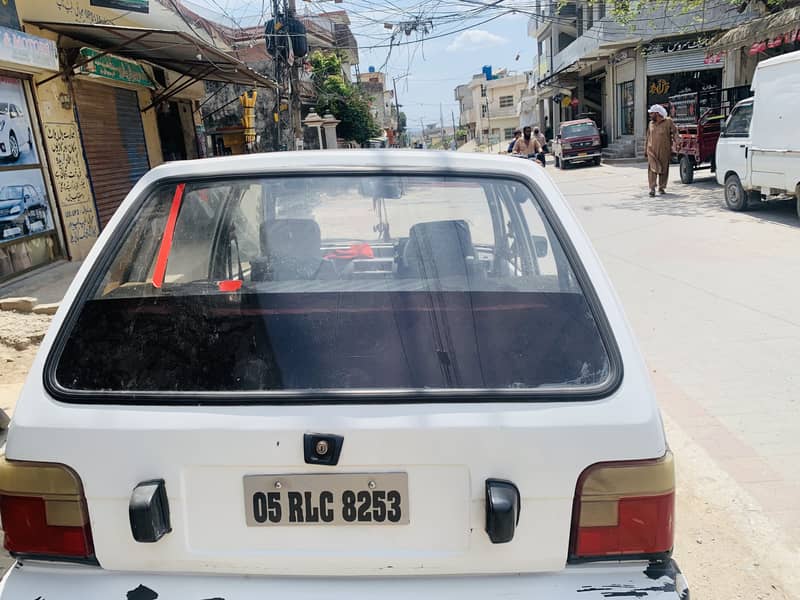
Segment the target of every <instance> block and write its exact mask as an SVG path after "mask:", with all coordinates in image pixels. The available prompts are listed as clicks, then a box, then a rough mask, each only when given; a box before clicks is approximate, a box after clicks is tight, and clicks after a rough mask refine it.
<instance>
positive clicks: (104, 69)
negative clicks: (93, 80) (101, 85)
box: [78, 48, 153, 87]
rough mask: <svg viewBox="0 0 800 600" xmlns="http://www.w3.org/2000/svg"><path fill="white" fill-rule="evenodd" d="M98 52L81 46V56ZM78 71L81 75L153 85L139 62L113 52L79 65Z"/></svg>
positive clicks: (90, 56) (84, 56)
mask: <svg viewBox="0 0 800 600" xmlns="http://www.w3.org/2000/svg"><path fill="white" fill-rule="evenodd" d="M98 54H100V53H99V52H98V51H97V50H92V49H91V48H81V56H82V57H83V58H92V57H95V56H97V55H98ZM78 72H79V73H80V74H81V75H92V76H94V77H102V78H103V79H110V80H112V81H119V82H120V83H130V84H133V85H142V86H145V87H153V82H152V81H151V80H150V78H149V77H148V76H147V73H145V72H144V69H143V68H142V67H141V65H139V63H137V62H135V61H132V60H128V59H127V58H122V57H120V56H114V55H113V54H106V55H104V56H100V57H99V58H95V59H94V60H93V61H92V62H90V63H86V64H85V65H81V67H80V69H79V71H78Z"/></svg>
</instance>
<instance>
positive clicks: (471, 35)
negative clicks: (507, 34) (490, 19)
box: [447, 29, 506, 52]
mask: <svg viewBox="0 0 800 600" xmlns="http://www.w3.org/2000/svg"><path fill="white" fill-rule="evenodd" d="M505 43H506V39H505V38H503V37H500V36H499V35H495V34H494V33H490V32H488V31H486V30H484V29H469V30H467V31H462V32H461V33H459V34H458V35H457V36H456V37H455V39H454V40H453V41H452V42H450V44H449V45H448V46H447V51H448V52H461V51H462V50H474V49H476V48H491V47H493V46H502V45H503V44H505Z"/></svg>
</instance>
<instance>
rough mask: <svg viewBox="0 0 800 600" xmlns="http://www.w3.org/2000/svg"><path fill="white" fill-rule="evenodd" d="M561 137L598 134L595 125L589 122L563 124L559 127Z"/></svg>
mask: <svg viewBox="0 0 800 600" xmlns="http://www.w3.org/2000/svg"><path fill="white" fill-rule="evenodd" d="M561 135H562V137H571V138H574V137H585V136H590V135H600V134H599V133H597V127H595V126H594V125H592V124H591V123H578V124H577V125H565V126H564V127H562V129H561Z"/></svg>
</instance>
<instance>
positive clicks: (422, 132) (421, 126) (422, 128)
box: [419, 117, 427, 146]
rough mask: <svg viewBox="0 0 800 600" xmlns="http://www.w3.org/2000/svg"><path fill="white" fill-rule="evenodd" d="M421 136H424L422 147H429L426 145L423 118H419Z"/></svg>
mask: <svg viewBox="0 0 800 600" xmlns="http://www.w3.org/2000/svg"><path fill="white" fill-rule="evenodd" d="M419 126H420V135H421V136H422V145H423V146H427V144H426V143H425V123H423V122H422V117H420V118H419Z"/></svg>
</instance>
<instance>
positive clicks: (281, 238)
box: [264, 219, 322, 258]
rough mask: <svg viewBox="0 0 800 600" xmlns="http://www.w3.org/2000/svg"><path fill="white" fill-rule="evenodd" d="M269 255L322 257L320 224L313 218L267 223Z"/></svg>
mask: <svg viewBox="0 0 800 600" xmlns="http://www.w3.org/2000/svg"><path fill="white" fill-rule="evenodd" d="M264 237H265V240H264V242H265V245H266V248H265V249H266V251H267V254H268V255H273V256H276V255H277V256H296V257H315V258H321V257H322V249H321V248H320V244H321V234H320V230H319V225H318V224H317V222H316V221H314V220H313V219H276V220H274V221H269V222H267V224H266V227H265V231H264Z"/></svg>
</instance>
